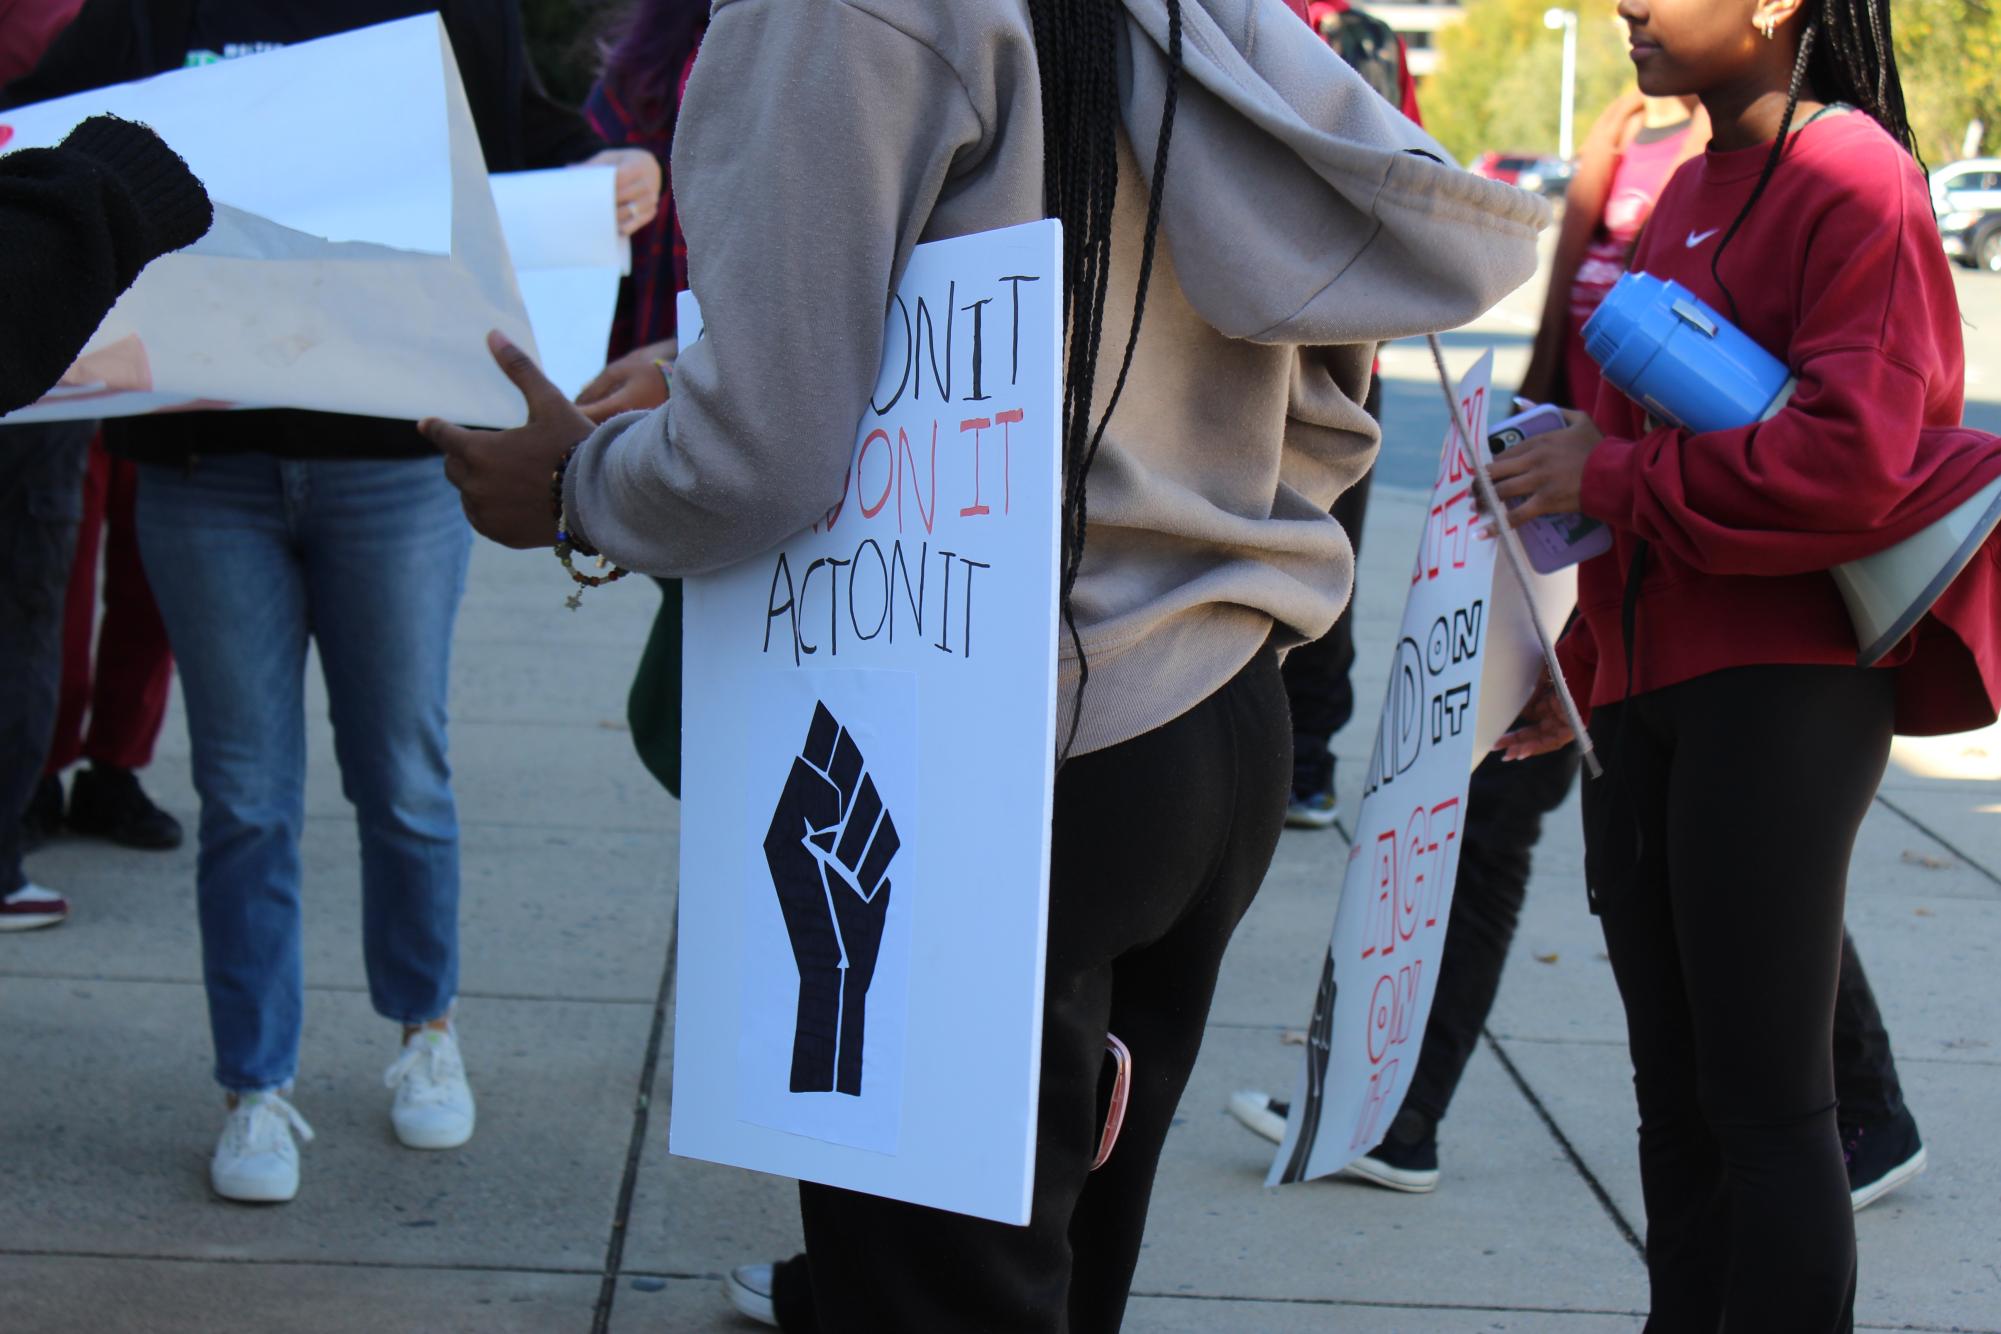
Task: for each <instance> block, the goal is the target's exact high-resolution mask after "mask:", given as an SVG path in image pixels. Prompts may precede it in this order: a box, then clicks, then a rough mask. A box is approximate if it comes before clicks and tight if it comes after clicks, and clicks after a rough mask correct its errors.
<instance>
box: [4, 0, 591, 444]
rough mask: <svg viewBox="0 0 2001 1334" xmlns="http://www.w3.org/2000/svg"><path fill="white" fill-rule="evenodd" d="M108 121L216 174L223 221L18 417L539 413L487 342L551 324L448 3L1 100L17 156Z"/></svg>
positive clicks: (210, 181) (487, 421) (158, 268)
mask: <svg viewBox="0 0 2001 1334" xmlns="http://www.w3.org/2000/svg"><path fill="white" fill-rule="evenodd" d="M101 112H109V113H112V114H115V115H119V116H123V117H125V118H126V119H128V120H136V121H142V122H144V123H146V124H148V125H150V126H152V127H153V128H154V129H155V130H156V131H158V132H159V134H160V136H161V137H162V138H163V139H165V140H166V141H167V143H168V144H169V145H171V146H172V147H173V148H174V149H175V151H177V152H178V153H180V155H181V156H182V157H183V158H185V159H186V160H187V163H188V165H189V166H190V167H191V168H192V169H193V170H194V173H195V175H196V176H198V177H199V178H201V180H202V182H203V183H204V184H205V185H206V186H207V188H208V191H209V196H210V198H211V199H212V200H213V201H214V203H215V205H216V219H215V225H214V227H213V228H212V229H211V230H210V231H209V234H208V235H207V236H205V237H203V238H202V239H201V240H200V241H198V242H196V243H195V244H194V245H193V246H190V247H189V248H188V249H186V250H182V251H179V252H177V253H175V254H172V255H166V256H163V257H161V258H160V259H158V260H156V261H154V263H153V264H151V265H150V266H148V268H147V269H146V271H145V272H144V273H143V274H141V275H140V277H139V280H138V281H137V282H136V283H134V284H133V286H132V288H131V290H130V291H128V292H127V293H126V294H125V296H124V297H123V298H122V299H121V300H120V301H119V302H118V304H117V305H116V306H114V307H113V308H112V310H111V313H110V314H109V315H108V316H106V317H105V320H104V323H103V325H102V326H101V327H100V328H99V329H98V331H97V333H96V335H95V336H93V337H92V339H91V340H90V342H89V343H88V344H87V345H86V346H85V348H84V352H83V355H82V356H81V357H80V358H79V359H78V361H77V363H76V365H75V366H73V367H71V369H70V372H69V373H68V374H67V375H66V376H65V377H64V379H63V382H62V384H61V385H59V386H58V387H57V388H56V389H55V390H54V391H52V392H51V394H50V395H49V396H48V397H46V398H44V399H43V400H42V401H41V402H39V403H36V404H30V405H29V406H28V407H26V408H23V409H21V410H20V411H18V412H15V413H13V414H11V415H9V416H8V417H7V418H6V419H5V420H6V421H8V422H10V423H13V422H27V421H49V420H62V419H77V418H90V417H113V416H129V415H133V414H135V413H142V412H153V411H161V410H166V409H173V408H189V407H231V406H237V405H247V404H255V405H260V406H264V407H296V408H313V409H318V410H321V411H328V412H353V413H363V414H367V415H372V416H381V417H401V418H407V419H409V420H412V421H415V420H416V419H417V418H419V417H423V416H427V415H435V416H441V417H445V418H447V419H451V420H456V421H461V422H465V423H468V424H471V425H477V426H511V425H518V424H519V423H520V422H521V421H522V419H523V417H524V411H525V410H524V409H523V407H522V403H521V395H520V394H519V392H517V391H516V390H515V389H514V387H513V386H512V385H511V384H509V383H508V381H507V378H506V377H505V376H504V375H502V374H501V373H500V370H499V368H498V367H497V366H495V365H494V364H493V360H492V358H491V357H490V356H488V355H487V353H486V348H485V342H484V339H485V335H486V333H487V331H488V330H489V329H495V328H497V329H499V330H501V331H502V332H503V333H505V334H506V335H507V336H508V337H509V338H510V339H513V340H515V341H516V343H517V345H518V346H520V347H523V348H525V349H527V350H528V351H530V352H531V353H532V352H534V350H535V339H534V334H533V331H532V330H531V328H530V327H529V323H528V318H527V315H526V312H525V310H524V308H523V304H522V299H521V292H520V290H519V288H518V286H517V284H516V282H515V277H514V267H513V265H512V264H511V263H510V261H509V258H508V253H507V245H506V243H505V241H504V240H503V239H502V235H501V228H500V219H499V216H498V214H497V212H496V211H495V207H494V202H493V192H492V190H491V189H490V188H489V186H488V184H487V173H486V166H485V160H484V158H483V157H482V155H481V152H480V146H479V137H478V134H477V132H476V131H475V129H474V127H473V121H472V113H471V111H470V110H469V109H468V108H467V104H466V98H465V89H464V87H463V86H462V85H461V83H460V80H459V71H458V64H457V62H456V61H455V60H454V59H453V57H452V52H451V44H450V42H449V40H448V39H447V38H446V36H445V30H444V25H443V23H442V22H441V21H440V20H439V18H438V17H437V15H435V14H425V15H421V16H418V17H415V18H409V19H400V20H397V21H396V22H393V23H384V24H379V25H377V26H375V27H371V28H361V29H357V30H356V31H353V32H346V33H341V34H340V35H338V36H334V37H326V38H322V39H320V40H318V41H312V42H301V43H299V44H298V45H296V46H289V47H285V48H282V49H279V50H275V51H269V52H264V53H262V54H259V55H255V56H247V57H244V58H242V59H238V60H228V61H222V62H219V63H215V64H209V65H202V66H197V67H195V68H191V69H183V70H175V71H172V72H170V73H167V74H162V75H159V76H157V77H155V78H151V79H143V80H140V81H138V82H135V83H127V84H120V85H117V86H115V87H111V88H101V89H96V90H94V91H91V92H87V93H78V94H76V95H74V96H71V97H64V98H58V99H56V100H54V101H49V102H42V103H38V104H36V105H34V106H29V107H21V108H18V109H15V110H11V111H5V112H0V125H4V126H6V127H7V128H9V129H11V130H12V131H13V136H12V138H11V139H10V140H9V144H8V146H9V147H10V148H33V147H46V146H49V145H52V144H56V143H59V142H61V141H62V139H63V138H64V136H66V135H67V134H68V133H69V131H70V130H71V129H73V128H74V127H75V126H76V125H77V124H78V123H79V122H81V121H83V120H85V119H86V118H88V117H90V116H93V115H96V114H99V113H101ZM605 217H606V219H607V221H608V220H609V218H610V214H609V212H607V213H606V214H605ZM598 350H599V351H600V352H602V347H600V348H599V349H598Z"/></svg>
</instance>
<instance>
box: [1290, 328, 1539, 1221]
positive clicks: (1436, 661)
mask: <svg viewBox="0 0 2001 1334" xmlns="http://www.w3.org/2000/svg"><path fill="white" fill-rule="evenodd" d="M1492 372H1493V354H1492V353H1488V354H1486V355H1484V356H1482V357H1481V359H1480V360H1479V362H1478V363H1476V364H1475V366H1474V367H1473V369H1472V371H1471V372H1469V373H1468V375H1467V376H1466V378H1465V379H1464V380H1462V381H1461V382H1460V384H1459V387H1458V397H1459V401H1460V406H1461V409H1462V412H1463V415H1464V417H1465V419H1466V422H1467V426H1468V429H1469V430H1471V431H1472V432H1473V439H1472V440H1471V441H1468V440H1466V439H1465V438H1464V437H1462V436H1461V435H1460V434H1459V432H1458V430H1457V428H1456V427H1453V428H1448V430H1447V433H1446V438H1445V445H1444V449H1443V451H1442V452H1441V455H1440V459H1439V467H1438V475H1437V479H1436V481H1435V483H1434V484H1433V488H1432V494H1431V504H1430V509H1429V512H1428V514H1427V516H1426V522H1425V526H1424V532H1423V535H1422V537H1421V538H1420V540H1419V544H1418V551H1417V559H1416V561H1415V562H1414V564H1413V568H1412V570H1411V582H1410V593H1409V597H1408V599H1407V601H1406V602H1405V604H1404V614H1403V623H1402V629H1401V632H1400V634H1399V636H1398V640H1397V645H1396V648H1395V651H1394V655H1393V659H1392V664H1391V669H1390V680H1389V689H1388V691H1387V693H1386V697H1385V699H1384V701H1383V710H1382V715H1381V719H1380V722H1379V725H1378V728H1377V733H1376V744H1375V753H1374V756H1373V758H1371V760H1370V762H1369V776H1368V781H1367V783H1366V785H1365V788H1364V792H1363V796H1362V805H1361V810H1360V813H1359V814H1358V815H1357V816H1356V818H1355V823H1354V825H1353V826H1352V827H1353V828H1354V830H1355V838H1354V841H1353V843H1352V844H1351V845H1350V847H1349V852H1348V859H1347V862H1346V865H1345V869H1344V871H1343V875H1342V882H1341V899H1340V903H1339V906H1338V907H1337V909H1336V914H1335V920H1334V934H1333V941H1332V943H1331V945H1330V946H1329V949H1328V953H1327V956H1326V959H1325V961H1324V962H1323V964H1322V967H1321V975H1320V983H1319V987H1318V990H1317V992H1316V994H1315V996H1314V1001H1313V1014H1312V1018H1311V1019H1310V1021H1309V1022H1308V1024H1307V1041H1306V1058H1305V1062H1304V1068H1303V1070H1302V1072H1301V1075H1300V1079H1299V1081H1298V1086H1297V1088H1296V1090H1295V1093H1294V1096H1293V1102H1292V1115H1291V1117H1290V1119H1289V1120H1288V1121H1287V1123H1286V1133H1285V1140H1284V1142H1283V1143H1282V1144H1281V1145H1280V1146H1279V1151H1278V1156H1277V1157H1276V1159H1275V1160H1274V1161H1273V1163H1272V1169H1271V1173H1270V1176H1269V1177H1268V1178H1267V1181H1266V1184H1267V1185H1281V1184H1284V1183H1287V1182H1293V1181H1305V1180H1309V1179H1311V1178H1313V1177H1319V1176H1326V1175H1328V1174H1329V1173H1331V1172H1338V1171H1339V1170H1341V1169H1342V1168H1343V1167H1345V1166H1347V1165H1348V1164H1349V1163H1351V1162H1353V1161H1354V1160H1355V1159H1356V1158H1359V1157H1361V1156H1362V1155H1363V1154H1365V1153H1367V1152H1368V1151H1369V1150H1370V1149H1373V1148H1374V1147H1375V1146H1376V1145H1377V1144H1378V1143H1380V1142H1381V1140H1382V1138H1383V1135H1384V1133H1385V1132H1386V1131H1387V1130H1388V1128H1389V1125H1390V1122H1391V1121H1392V1120H1393V1119H1395V1117H1396V1114H1397V1110H1398V1108H1399V1107H1401V1106H1402V1104H1403V1099H1404V1094H1405V1093H1406V1092H1407V1091H1408V1088H1409V1085H1410V1080H1411V1075H1412V1073H1413V1072H1414V1071H1415V1070H1416V1068H1417V1059H1418V1052H1419V1049H1420V1048H1421V1046H1422V1045H1423V1041H1424V1028H1425V1023H1426V1020H1427V1019H1428V1018H1429V1016H1430V1013H1431V1002H1432V997H1433V996H1434V994H1435V993H1436V991H1437V987H1438V966H1439V960H1440V957H1441V955H1442V953H1443V950H1444V945H1445V927H1446V919H1447V916H1448V914H1449V911H1450V908H1451V904H1452V890H1453V885H1454V881H1455V880H1456V878H1457V876H1458V869H1459V851H1460V845H1459V838H1460V831H1461V829H1462V828H1463V827H1464V811H1465V806H1466V792H1467V780H1468V779H1469V777H1470V776H1471V774H1472V771H1473V769H1474V767H1475V766H1476V765H1477V764H1479V762H1480V761H1481V760H1482V759H1484V758H1485V757H1486V755H1487V753H1488V752H1489V751H1490V750H1491V749H1492V747H1493V744H1494V742H1495V740H1496V739H1497V738H1498V737H1499V736H1500V734H1501V733H1502V732H1503V731H1505V730H1506V728H1507V726H1508V724H1509V723H1510V722H1511V721H1512V720H1513V719H1514V718H1515V716H1516V715H1517V714H1518V713H1519V712H1520V711H1521V708H1522V706H1523V705H1524V704H1525V703H1526V702H1527V701H1528V696H1529V692H1530V690H1531V689H1532V688H1533V686H1534V684H1535V682H1536V680H1537V679H1538V677H1539V675H1540V673H1541V671H1542V661H1543V659H1542V652H1541V648H1540V645H1539V643H1538V640H1537V637H1536V633H1535V628H1534V625H1533V623H1532V622H1531V621H1530V620H1529V617H1530V615H1531V614H1534V615H1537V616H1540V617H1541V618H1543V621H1544V624H1545V625H1546V626H1550V627H1551V628H1554V626H1555V625H1559V624H1561V622H1562V620H1563V617H1564V616H1565V615H1566V614H1567V613H1568V611H1569V608H1570V605H1571V603H1572V602H1573V601H1574V600H1575V595H1576V577H1575V572H1574V570H1569V569H1566V570H1563V571H1560V572H1558V573H1557V574H1554V575H1539V576H1533V579H1532V583H1531V585H1530V590H1529V592H1527V593H1525V592H1524V591H1523V589H1522V587H1521V585H1520V584H1519V583H1518V582H1517V581H1516V580H1515V578H1514V577H1513V575H1512V574H1511V573H1509V571H1508V570H1507V568H1506V567H1505V566H1504V565H1501V564H1500V563H1499V562H1498V561H1497V560H1496V554H1497V543H1496V542H1495V540H1494V539H1492V538H1489V537H1485V536H1483V535H1482V534H1481V532H1480V525H1481V522H1482V521H1481V519H1480V517H1479V515H1478V513H1477V508H1476V505H1475V501H1474V483H1473V473H1474V464H1473V457H1472V454H1471V452H1470V451H1471V450H1474V449H1478V450H1480V451H1481V452H1482V457H1483V458H1485V457H1487V455H1486V452H1485V451H1486V447H1487V446H1486V421H1487V399H1488V395H1489V391H1490V382H1491V379H1492ZM1531 595H1532V597H1533V612H1532V611H1531V606H1530V600H1531Z"/></svg>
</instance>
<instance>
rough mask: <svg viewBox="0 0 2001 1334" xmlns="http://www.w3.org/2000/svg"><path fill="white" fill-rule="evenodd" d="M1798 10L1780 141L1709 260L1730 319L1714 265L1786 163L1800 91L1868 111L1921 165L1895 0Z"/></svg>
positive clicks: (1813, 3) (1824, 0) (1810, 1)
mask: <svg viewBox="0 0 2001 1334" xmlns="http://www.w3.org/2000/svg"><path fill="white" fill-rule="evenodd" d="M1800 12H1801V14H1802V15H1803V16H1804V18H1805V27H1804V28H1803V29H1802V30H1801V32H1800V45H1799V55H1798V56H1797V57H1795V59H1794V60H1793V77H1792V83H1791V85H1790V86H1789V87H1788V88H1787V89H1786V114H1785V115H1784V116H1783V117H1782V118H1781V119H1780V121H1779V137H1778V138H1777V140H1775V141H1774V142H1773V144H1772V151H1771V152H1770V153H1769V154H1767V155H1766V157H1765V169H1764V171H1762V172H1761V173H1759V176H1758V183H1757V184H1756V185H1755V186H1753V187H1752V188H1751V195H1750V198H1748V199H1746V200H1745V201H1744V207H1743V208H1741V209H1739V210H1738V211H1737V216H1736V217H1735V218H1734V219H1732V220H1731V223H1730V227H1729V229H1728V230H1727V231H1725V232H1724V233H1723V239H1722V240H1721V241H1720V242H1718V243H1717V246H1716V250H1715V253H1713V254H1712V255H1710V257H1709V273H1710V276H1711V277H1713V278H1715V279H1716V285H1717V287H1718V288H1720V289H1722V292H1723V295H1724V297H1725V299H1726V300H1728V301H1729V303H1730V315H1731V317H1732V318H1733V319H1734V318H1736V317H1737V298H1736V297H1735V296H1733V295H1732V294H1731V292H1730V288H1729V286H1728V285H1727V284H1725V283H1724V281H1723V275H1722V273H1721V272H1720V271H1719V269H1718V268H1717V264H1718V262H1719V261H1720V260H1721V259H1722V258H1723V252H1724V250H1725V249H1726V248H1728V246H1729V245H1730V241H1731V238H1732V237H1734V236H1736V235H1737V231H1738V229H1739V228H1740V227H1742V226H1743V225H1744V219H1745V218H1746V217H1748V216H1750V212H1751V208H1752V206H1753V205H1754V204H1756V203H1757V202H1758V197H1759V196H1760V195H1762V194H1764V193H1765V186H1766V185H1767V184H1768V183H1769V182H1770V181H1771V179H1772V173H1773V172H1775V171H1777V170H1778V168H1779V162H1780V160H1781V159H1782V158H1784V157H1785V153H1786V140H1787V138H1788V137H1789V136H1790V134H1791V132H1792V127H1793V113H1794V112H1795V111H1796V110H1798V109H1799V100H1800V94H1801V93H1802V92H1808V91H1810V92H1811V93H1812V94H1813V96H1814V97H1815V98H1816V99H1818V100H1820V101H1822V102H1826V103H1828V104H1830V105H1832V104H1834V103H1837V102H1840V103H1845V104H1847V105H1849V106H1852V107H1854V108H1855V109H1856V110H1858V111H1861V112H1863V113H1864V114H1866V115H1867V116H1868V117H1869V118H1870V119H1871V120H1873V121H1875V122H1876V123H1877V124H1878V125H1881V126H1882V127H1883V128H1884V130H1886V131H1887V132H1888V133H1889V135H1890V137H1891V138H1892V139H1895V140H1896V141H1897V143H1898V144H1899V145H1901V146H1902V147H1903V149H1904V151H1906V152H1908V153H1909V154H1910V155H1911V156H1912V157H1914V158H1917V159H1918V163H1919V165H1920V166H1923V164H1924V158H1923V156H1922V155H1921V154H1919V152H1918V145H1917V139H1916V137H1915V136H1914V135H1912V133H1911V126H1910V121H1909V119H1908V117H1907V116H1906V114H1905V112H1904V85H1903V82H1902V80H1901V79H1899V77H1898V75H1897V52H1896V48H1895V46H1894V45H1893V44H1892V42H1891V36H1890V0H1806V4H1805V5H1804V6H1802V8H1801V10H1800Z"/></svg>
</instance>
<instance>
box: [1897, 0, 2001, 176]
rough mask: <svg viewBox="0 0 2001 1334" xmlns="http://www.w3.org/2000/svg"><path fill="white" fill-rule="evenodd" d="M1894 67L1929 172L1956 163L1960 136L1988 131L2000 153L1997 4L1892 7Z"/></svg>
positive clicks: (1991, 147)
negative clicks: (1980, 126) (1979, 126)
mask: <svg viewBox="0 0 2001 1334" xmlns="http://www.w3.org/2000/svg"><path fill="white" fill-rule="evenodd" d="M1891 26H1892V29H1893V31H1894V32H1895V34H1896V41H1897V67H1898V70H1899V72H1900V73H1901V74H1902V75H1903V82H1904V100H1905V103H1906V105H1907V107H1908V109H1909V111H1910V117H1911V129H1912V130H1913V131H1915V132H1916V134H1917V137H1918V148H1919V151H1921V152H1922V153H1924V155H1925V157H1926V159H1927V160H1928V161H1930V163H1931V164H1932V165H1933V166H1938V165H1940V164H1942V163H1946V162H1950V161H1952V160H1953V159H1954V158H1957V157H1959V156H1961V154H1962V151H1963V149H1964V147H1965V141H1966V128H1967V126H1968V125H1969V124H1971V123H1972V122H1973V121H1976V120H1978V121H1981V122H1984V124H1985V125H1986V130H1987V133H1986V142H1985V145H1984V147H1982V146H1976V147H1975V149H1974V151H1975V153H1976V154H1978V153H1981V152H1985V153H1987V154H1989V155H1993V154H1995V153H1997V152H2001V4H1996V3H1995V2H1994V0H1896V3H1895V5H1894V6H1893V7H1892V9H1891Z"/></svg>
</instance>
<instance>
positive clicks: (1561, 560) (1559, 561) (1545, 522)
mask: <svg viewBox="0 0 2001 1334" xmlns="http://www.w3.org/2000/svg"><path fill="white" fill-rule="evenodd" d="M1562 429H1563V414H1562V413H1561V412H1559V411H1557V410H1556V409H1555V408H1553V407H1551V406H1549V405H1548V404H1547V403H1539V404H1536V405H1535V406H1533V407H1530V408H1528V409H1526V410H1525V411H1522V412H1518V413H1516V414H1515V415H1514V416H1512V417H1509V418H1508V419H1507V420H1505V421H1503V422H1500V423H1499V424H1497V425H1496V426H1495V427H1494V428H1493V429H1492V430H1491V431H1489V432H1488V434H1487V451H1488V453H1490V454H1492V455H1493V456H1494V457H1495V458H1499V457H1500V456H1501V455H1502V453H1503V452H1505V451H1506V450H1507V448H1508V447H1509V446H1510V445H1518V444H1520V443H1521V442H1522V441H1524V440H1526V439H1528V438H1529V437H1530V436H1532V435H1544V434H1547V433H1548V432H1550V431H1560V430H1562ZM1514 503H1515V504H1520V503H1521V502H1520V501H1515V502H1514ZM1515 531H1516V533H1517V534H1518V535H1519V536H1520V537H1521V539H1522V550H1524V551H1526V552H1527V553H1528V557H1529V564H1530V565H1532V566H1534V567H1535V570H1536V572H1537V573H1538V574H1555V573H1556V572H1557V571H1558V570H1560V569H1562V568H1563V567H1564V566H1566V565H1575V564H1577V562H1579V561H1581V560H1589V559H1591V557H1593V556H1599V555H1603V554H1604V553H1605V552H1607V551H1609V550H1611V549H1612V530H1611V529H1609V528H1607V527H1606V526H1605V525H1604V524H1602V523H1600V522H1598V520H1596V519H1593V518H1590V517H1588V516H1586V515H1583V514H1546V515H1544V516H1543V517H1542V518H1540V519H1531V520H1529V521H1528V522H1527V523H1525V524H1523V525H1522V526H1521V527H1520V528H1518V529H1516V530H1515Z"/></svg>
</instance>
